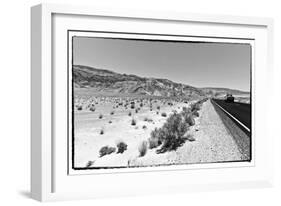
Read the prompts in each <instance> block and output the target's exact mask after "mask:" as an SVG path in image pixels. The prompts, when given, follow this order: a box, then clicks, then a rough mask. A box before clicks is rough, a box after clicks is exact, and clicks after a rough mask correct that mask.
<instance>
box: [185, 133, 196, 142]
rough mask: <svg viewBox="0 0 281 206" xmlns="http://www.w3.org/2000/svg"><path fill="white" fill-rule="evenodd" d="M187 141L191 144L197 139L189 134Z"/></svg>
mask: <svg viewBox="0 0 281 206" xmlns="http://www.w3.org/2000/svg"><path fill="white" fill-rule="evenodd" d="M186 139H187V140H188V141H190V142H193V141H195V138H194V137H193V136H192V135H191V134H188V135H187V136H186Z"/></svg>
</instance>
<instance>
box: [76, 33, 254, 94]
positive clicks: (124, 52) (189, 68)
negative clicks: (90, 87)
mask: <svg viewBox="0 0 281 206" xmlns="http://www.w3.org/2000/svg"><path fill="white" fill-rule="evenodd" d="M73 58H74V59H73V61H74V64H79V65H86V66H92V67H95V68H101V69H108V70H112V71H114V72H118V73H122V74H123V73H125V74H135V75H138V76H142V77H155V78H165V79H169V80H172V81H174V82H177V83H184V84H188V85H191V86H196V87H225V88H232V89H239V90H244V91H250V45H248V44H227V43H192V42H186V43H183V42H178V43H176V42H167V41H164V42H163V41H143V40H141V41H140V40H138V41H136V40H124V39H123V40H122V39H104V38H93V37H74V40H73Z"/></svg>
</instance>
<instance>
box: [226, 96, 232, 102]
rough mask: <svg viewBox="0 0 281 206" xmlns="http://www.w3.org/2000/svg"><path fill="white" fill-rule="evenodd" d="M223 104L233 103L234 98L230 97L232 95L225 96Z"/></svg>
mask: <svg viewBox="0 0 281 206" xmlns="http://www.w3.org/2000/svg"><path fill="white" fill-rule="evenodd" d="M225 102H234V97H233V96H232V94H227V95H226V97H225Z"/></svg>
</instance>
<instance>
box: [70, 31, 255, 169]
mask: <svg viewBox="0 0 281 206" xmlns="http://www.w3.org/2000/svg"><path fill="white" fill-rule="evenodd" d="M71 41H72V46H71V47H70V48H69V49H70V50H71V52H70V54H71V55H72V56H71V57H69V58H71V60H72V61H71V62H72V64H71V65H69V76H68V78H69V81H70V88H69V91H70V92H69V97H68V98H69V101H70V107H69V108H68V109H69V114H70V115H69V118H70V119H71V121H70V125H69V127H70V131H71V132H70V134H69V141H70V142H71V143H72V144H71V148H69V150H70V155H69V161H70V162H71V165H72V169H74V170H75V169H77V170H84V169H85V170H87V169H93V170H98V169H121V168H138V167H156V166H167V167H168V166H173V165H188V164H204V163H222V164H223V163H231V162H250V161H251V160H252V133H251V117H252V115H251V110H252V108H251V104H252V98H251V86H252V81H251V74H252V46H251V44H249V43H243V42H242V43H239V42H232V41H231V40H229V41H219V39H218V41H215V40H214V39H212V41H207V40H206V38H205V39H204V40H200V37H198V38H196V39H195V40H190V41H189V40H185V41H184V40H165V39H157V38H152V39H148V38H143V39H141V38H133V37H132V38H117V37H112V38H110V37H93V36H79V35H76V36H72V37H71Z"/></svg>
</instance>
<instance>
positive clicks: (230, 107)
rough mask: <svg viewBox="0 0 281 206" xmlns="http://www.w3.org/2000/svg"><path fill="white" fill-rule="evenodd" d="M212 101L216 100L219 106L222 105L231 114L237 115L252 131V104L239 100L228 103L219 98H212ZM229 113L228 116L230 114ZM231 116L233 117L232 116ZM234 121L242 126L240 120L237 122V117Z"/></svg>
mask: <svg viewBox="0 0 281 206" xmlns="http://www.w3.org/2000/svg"><path fill="white" fill-rule="evenodd" d="M212 101H214V102H215V103H217V104H218V105H219V106H221V107H222V108H223V109H224V110H226V111H227V112H228V113H229V114H231V115H232V116H233V117H235V118H236V119H237V120H238V121H240V122H241V123H242V124H243V125H244V126H246V127H247V128H248V129H249V130H250V131H251V104H245V103H238V102H233V103H228V102H225V101H224V100H218V99H212ZM229 114H228V116H230V115H229ZM230 118H231V119H233V118H232V117H231V116H230ZM233 121H234V122H235V123H236V124H237V125H238V126H239V127H241V124H239V122H237V121H236V120H235V119H233ZM242 127H243V126H242ZM242 127H241V128H242ZM244 129H245V128H244ZM248 132H249V131H248Z"/></svg>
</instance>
